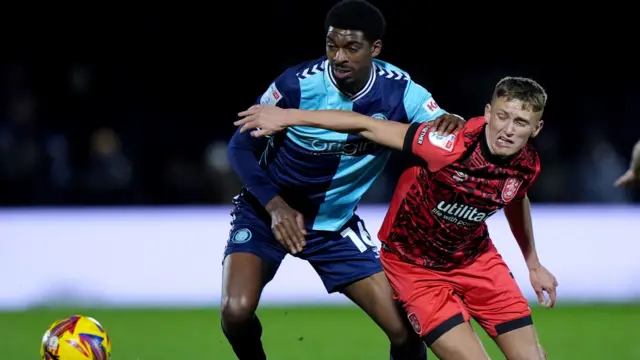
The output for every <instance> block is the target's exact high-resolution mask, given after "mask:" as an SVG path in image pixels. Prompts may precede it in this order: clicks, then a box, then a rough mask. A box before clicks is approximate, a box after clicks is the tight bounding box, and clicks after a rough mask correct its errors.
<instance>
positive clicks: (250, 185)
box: [229, 69, 300, 206]
mask: <svg viewBox="0 0 640 360" xmlns="http://www.w3.org/2000/svg"><path fill="white" fill-rule="evenodd" d="M256 103H257V104H264V105H275V106H278V107H281V108H284V109H286V108H298V107H299V105H300V83H299V82H298V78H297V76H296V74H295V71H294V70H292V69H290V70H287V71H285V72H284V73H283V74H282V75H280V76H279V77H278V78H277V79H276V80H275V81H274V82H273V83H271V85H270V86H269V88H268V89H267V91H265V92H264V94H262V95H261V96H260V97H259V98H258V100H257V101H256ZM268 143H269V139H268V138H254V137H253V136H251V134H250V133H249V132H245V133H243V134H241V133H240V132H239V131H236V133H235V134H234V135H233V137H232V138H231V141H230V142H229V162H230V163H231V166H232V167H233V170H234V171H235V172H236V174H238V176H239V177H240V179H241V180H242V182H243V183H244V185H245V187H246V188H247V189H248V190H249V191H250V192H251V193H252V194H253V195H254V196H255V197H256V198H257V199H258V200H259V201H260V203H261V204H262V205H263V206H266V205H267V203H269V201H271V199H273V198H274V197H275V196H277V195H278V188H277V187H276V186H275V185H274V184H273V183H272V182H271V180H270V179H269V177H268V175H267V172H266V171H265V170H264V169H263V168H262V167H261V166H260V158H261V157H262V154H263V153H264V152H265V150H266V148H267V146H268Z"/></svg>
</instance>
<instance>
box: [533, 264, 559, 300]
mask: <svg viewBox="0 0 640 360" xmlns="http://www.w3.org/2000/svg"><path fill="white" fill-rule="evenodd" d="M529 280H531V285H532V286H533V290H534V291H535V292H536V295H537V296H538V302H539V303H540V305H542V306H544V307H546V308H552V307H553V306H554V305H555V304H556V288H557V287H558V281H557V280H556V277H555V276H553V274H552V273H551V272H550V271H549V270H547V269H546V268H545V267H544V266H542V265H540V266H538V267H535V268H532V269H529ZM545 292H546V293H547V295H548V296H549V299H548V300H547V299H546V298H545V296H544V293H545Z"/></svg>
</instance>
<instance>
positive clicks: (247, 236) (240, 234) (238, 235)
mask: <svg viewBox="0 0 640 360" xmlns="http://www.w3.org/2000/svg"><path fill="white" fill-rule="evenodd" d="M249 240H251V230H249V229H240V230H236V231H235V232H234V233H233V235H231V241H233V242H234V243H236V244H244V243H246V242H247V241H249Z"/></svg>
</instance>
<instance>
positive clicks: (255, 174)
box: [228, 132, 278, 206]
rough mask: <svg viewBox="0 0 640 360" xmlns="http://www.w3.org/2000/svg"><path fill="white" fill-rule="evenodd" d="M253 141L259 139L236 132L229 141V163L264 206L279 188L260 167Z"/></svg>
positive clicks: (276, 193)
mask: <svg viewBox="0 0 640 360" xmlns="http://www.w3.org/2000/svg"><path fill="white" fill-rule="evenodd" d="M252 141H259V139H252V138H251V137H249V136H248V134H247V135H244V134H240V133H238V132H236V134H235V135H234V136H233V137H232V138H231V141H230V142H229V148H228V157H229V163H230V164H231V167H232V168H233V170H234V171H235V172H236V174H237V175H238V177H239V178H240V180H242V182H243V183H244V184H245V186H246V187H247V189H248V190H249V191H250V192H251V193H252V194H253V195H254V196H255V197H256V198H257V199H258V201H260V203H261V204H262V206H266V205H267V204H268V203H269V201H271V200H272V199H273V198H275V197H276V196H277V195H278V189H277V188H276V187H275V186H274V185H273V183H272V182H271V180H269V177H268V176H267V174H266V173H265V171H264V170H263V169H262V168H261V167H260V165H259V162H258V161H259V159H258V158H257V156H256V154H257V151H256V149H254V148H253V146H252V145H253V144H252V143H251V142H252Z"/></svg>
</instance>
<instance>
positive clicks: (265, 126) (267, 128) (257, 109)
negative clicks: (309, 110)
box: [233, 105, 287, 137]
mask: <svg viewBox="0 0 640 360" xmlns="http://www.w3.org/2000/svg"><path fill="white" fill-rule="evenodd" d="M238 116H240V117H242V119H240V120H238V121H236V122H234V123H233V124H234V125H235V126H241V128H240V132H241V133H243V132H245V131H247V130H252V131H251V136H253V137H260V136H271V135H273V134H275V133H277V132H280V131H282V130H284V129H285V128H286V127H287V121H286V120H287V111H286V110H285V109H281V108H279V107H277V106H273V105H253V106H252V107H250V108H248V109H247V110H245V111H242V112H240V113H238Z"/></svg>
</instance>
